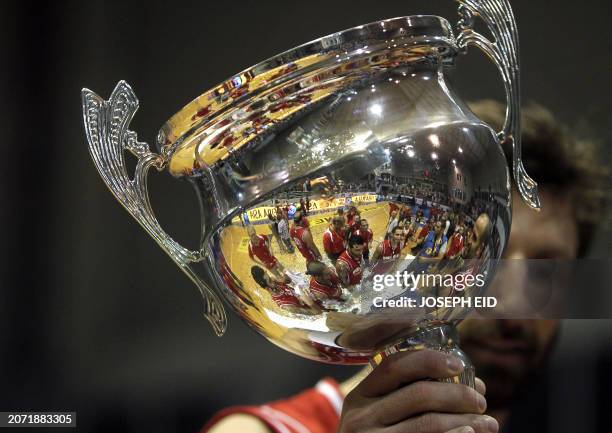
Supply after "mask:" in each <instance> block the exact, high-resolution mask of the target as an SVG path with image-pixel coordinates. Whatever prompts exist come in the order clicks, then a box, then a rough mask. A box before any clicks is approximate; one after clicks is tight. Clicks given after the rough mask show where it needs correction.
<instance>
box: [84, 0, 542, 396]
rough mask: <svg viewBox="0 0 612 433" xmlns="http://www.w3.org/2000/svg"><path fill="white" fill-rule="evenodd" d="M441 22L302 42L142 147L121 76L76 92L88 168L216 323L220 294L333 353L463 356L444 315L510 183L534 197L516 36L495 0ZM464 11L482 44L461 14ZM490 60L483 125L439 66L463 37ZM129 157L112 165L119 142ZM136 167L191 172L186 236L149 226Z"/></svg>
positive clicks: (277, 336) (490, 256) (469, 4)
mask: <svg viewBox="0 0 612 433" xmlns="http://www.w3.org/2000/svg"><path fill="white" fill-rule="evenodd" d="M458 3H459V14H460V21H459V24H458V26H457V29H456V31H453V28H452V27H451V25H450V24H449V22H448V21H447V20H445V19H444V18H441V17H436V16H426V15H415V16H407V17H399V18H393V19H389V20H384V21H379V22H374V23H370V24H366V25H362V26H359V27H355V28H352V29H349V30H345V31H342V32H338V33H335V34H333V35H330V36H327V37H324V38H321V39H317V40H315V41H313V42H310V43H308V44H305V45H302V46H299V47H297V48H294V49H292V50H289V51H286V52H284V53H282V54H279V55H277V56H275V57H273V58H271V59H268V60H266V61H264V62H262V63H259V64H257V65H255V66H253V67H251V68H248V69H246V70H245V71H243V72H241V73H239V74H237V75H235V76H234V77H232V78H230V79H229V80H227V81H224V82H223V83H221V84H219V85H218V86H216V87H214V88H213V89H211V90H210V91H208V92H205V93H204V94H202V95H201V96H199V97H198V98H196V99H195V100H193V101H192V102H190V103H189V104H188V105H186V106H185V107H184V108H183V109H181V110H180V111H179V112H178V113H176V114H175V115H174V116H172V117H171V118H170V119H169V120H168V121H167V122H166V123H165V124H164V125H163V126H162V128H161V130H160V132H159V135H158V140H157V141H158V142H157V144H158V148H159V153H154V152H152V151H150V150H149V148H148V145H147V144H146V143H142V142H139V141H138V140H137V138H136V134H135V133H134V132H132V131H130V130H129V129H128V127H129V122H130V120H131V119H132V117H133V115H134V113H135V112H136V110H137V108H138V100H137V99H136V96H135V95H134V92H133V91H132V89H131V87H130V86H129V85H128V84H127V83H125V82H120V83H119V84H118V85H117V87H116V88H115V90H114V91H113V93H112V95H111V97H110V99H109V100H106V101H105V100H103V99H102V98H100V97H99V96H98V95H96V94H95V93H93V92H91V91H89V90H87V89H85V90H83V114H84V122H85V129H86V134H87V138H88V141H89V148H90V151H91V155H92V158H93V160H94V162H95V164H96V168H97V169H98V171H99V172H100V174H101V176H102V178H103V180H104V181H105V183H106V184H107V186H108V187H109V188H110V190H111V191H112V192H113V194H114V195H115V197H116V198H117V199H118V200H119V201H120V202H121V204H122V205H123V206H124V207H125V208H126V209H127V210H128V212H130V214H131V215H132V216H133V217H134V218H135V219H136V220H137V221H138V222H139V223H140V224H141V225H142V226H143V228H144V229H145V230H146V231H147V232H148V233H149V234H150V235H151V236H152V237H153V238H154V239H155V241H156V242H157V243H158V244H159V245H160V247H161V248H162V249H164V250H165V251H166V252H167V253H168V255H169V256H170V257H171V258H172V259H173V260H174V261H175V262H176V264H177V265H178V266H179V267H180V268H181V270H183V271H184V272H185V273H186V274H187V275H188V276H189V278H190V279H191V280H192V281H193V282H194V283H195V284H196V285H197V286H198V288H199V290H200V291H201V293H202V296H203V299H204V306H205V308H204V314H205V317H206V318H207V319H208V321H209V322H210V323H211V325H212V326H213V329H214V330H215V332H216V333H217V335H222V334H223V333H224V331H225V328H226V316H225V310H224V307H223V306H222V304H221V301H220V298H224V299H225V300H226V301H227V303H228V304H229V305H230V306H231V308H232V309H233V310H234V311H235V312H236V313H237V314H239V315H240V317H241V318H242V319H243V320H245V321H246V322H247V323H248V324H249V325H251V326H252V327H253V328H254V329H256V330H257V331H258V332H259V333H261V334H262V335H263V336H264V337H266V338H267V339H268V340H270V341H271V342H272V343H274V344H276V345H278V346H280V347H282V348H284V349H286V350H288V351H290V352H293V353H295V354H297V355H300V356H303V357H306V358H309V359H313V360H319V361H323V362H329V363H336V364H360V363H368V362H374V363H377V362H379V361H380V360H381V359H382V358H384V357H385V356H387V355H388V354H391V353H394V352H397V351H399V350H405V349H406V350H412V349H420V348H424V347H427V348H432V349H437V350H440V351H443V352H447V353H451V354H454V355H456V356H457V357H458V358H460V359H461V361H462V362H463V364H464V368H463V372H462V373H461V376H458V377H456V378H455V379H453V380H454V381H458V382H459V381H460V382H462V383H465V384H467V385H470V386H472V387H474V371H473V368H472V367H471V364H470V362H469V360H468V359H467V357H466V356H465V355H464V354H463V352H462V351H461V350H460V349H459V347H458V345H457V338H456V336H455V333H454V328H453V325H454V324H455V323H457V321H459V320H461V319H462V318H463V317H465V315H466V314H467V313H468V312H469V311H470V310H471V309H472V308H474V307H475V306H477V305H478V303H479V302H483V301H482V299H484V298H483V296H482V295H483V294H484V292H485V289H486V287H487V285H488V284H489V282H490V281H491V279H492V277H493V274H494V272H495V261H496V260H497V259H499V258H500V257H501V254H502V252H503V250H504V247H505V245H506V243H507V241H508V235H509V232H510V219H511V203H510V196H511V191H510V174H509V170H508V167H507V164H506V159H505V156H504V153H503V151H502V147H501V145H502V143H503V145H508V146H512V150H513V165H514V166H513V174H514V179H515V181H516V185H517V189H518V191H519V192H520V194H521V195H522V197H523V199H524V200H525V201H526V203H527V204H529V205H530V206H531V207H533V208H536V209H537V208H538V207H539V200H538V195H537V189H536V185H535V183H534V182H533V181H532V180H531V179H530V178H529V177H528V175H527V174H526V173H525V170H524V168H523V165H522V162H521V155H520V141H519V137H520V124H519V118H520V117H519V106H520V99H519V65H518V36H517V31H516V25H515V22H514V17H513V14H512V11H511V9H510V6H509V4H508V2H507V1H506V0H459V1H458ZM476 17H479V18H480V19H482V20H483V21H484V23H485V24H486V25H487V27H488V28H489V30H490V32H491V33H492V35H493V37H494V40H493V41H490V40H488V39H486V38H485V37H484V36H482V35H480V34H479V33H477V32H475V31H474V30H473V21H474V20H475V19H476ZM470 45H474V46H477V47H479V48H480V49H481V50H482V51H484V52H485V54H486V55H487V56H489V57H490V58H491V59H492V60H493V62H494V63H495V64H496V65H497V66H498V68H499V71H500V73H501V75H502V81H503V83H504V86H505V90H506V96H507V101H508V108H507V118H506V122H505V125H504V128H503V130H502V131H498V132H497V131H493V130H492V129H491V128H490V127H489V126H488V125H487V124H485V123H484V122H482V121H481V120H480V119H479V118H478V117H476V116H475V115H474V114H473V113H472V112H471V111H470V109H469V108H468V107H467V105H466V104H465V103H464V102H463V101H462V100H461V99H459V98H458V97H457V95H456V94H455V93H454V92H453V90H452V88H451V86H450V84H449V82H448V80H447V72H448V70H449V69H450V68H453V67H454V63H455V60H456V57H457V56H458V55H459V54H460V53H462V52H463V51H465V50H466V49H467V47H468V46H470ZM125 150H128V151H130V152H131V153H133V154H134V155H135V156H136V157H137V158H138V164H137V167H136V172H135V174H134V176H133V177H132V176H130V175H129V174H128V173H127V170H126V166H125V162H124V151H125ZM151 166H154V167H155V168H156V169H158V170H163V169H167V170H168V171H169V172H170V174H172V175H173V176H174V177H177V178H184V179H186V180H188V181H190V182H192V183H193V184H194V185H195V186H196V189H197V191H198V192H199V199H200V205H201V214H202V235H201V242H200V248H199V249H198V250H197V251H190V250H188V249H186V248H184V247H182V246H181V245H179V244H178V243H177V242H175V241H174V240H173V239H172V238H171V237H170V236H169V235H168V234H166V232H165V231H164V230H163V229H162V228H161V226H160V224H159V223H158V221H157V219H156V218H155V215H154V213H153V210H152V209H151V205H150V203H149V199H148V194H147V184H146V179H147V172H148V170H149V168H150V167H151Z"/></svg>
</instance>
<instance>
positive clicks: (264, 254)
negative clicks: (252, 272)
mask: <svg viewBox="0 0 612 433" xmlns="http://www.w3.org/2000/svg"><path fill="white" fill-rule="evenodd" d="M247 232H248V233H249V245H248V251H249V257H250V258H251V260H253V261H254V262H255V263H257V264H260V265H263V266H264V267H265V268H266V269H267V270H268V271H270V272H272V273H273V274H274V276H275V277H276V278H278V279H279V280H281V281H282V280H287V281H289V278H288V277H287V276H286V275H284V272H285V268H283V265H281V264H280V262H279V261H278V260H277V259H276V257H274V255H273V254H272V252H271V251H270V238H269V237H268V236H266V235H258V234H257V232H256V231H255V228H254V227H253V226H251V225H248V226H247Z"/></svg>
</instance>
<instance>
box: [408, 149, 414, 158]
mask: <svg viewBox="0 0 612 433" xmlns="http://www.w3.org/2000/svg"><path fill="white" fill-rule="evenodd" d="M408 156H409V157H410V158H414V150H412V149H408Z"/></svg>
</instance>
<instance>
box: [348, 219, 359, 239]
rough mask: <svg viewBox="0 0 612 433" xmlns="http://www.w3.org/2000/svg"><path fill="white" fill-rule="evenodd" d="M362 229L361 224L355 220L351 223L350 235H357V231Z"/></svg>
mask: <svg viewBox="0 0 612 433" xmlns="http://www.w3.org/2000/svg"><path fill="white" fill-rule="evenodd" d="M360 227H361V222H359V223H358V222H357V221H355V220H353V221H351V223H350V224H349V227H348V230H349V231H350V233H351V234H352V235H353V234H355V232H356V231H357V230H359V228H360Z"/></svg>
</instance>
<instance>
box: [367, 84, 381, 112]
mask: <svg viewBox="0 0 612 433" xmlns="http://www.w3.org/2000/svg"><path fill="white" fill-rule="evenodd" d="M372 90H374V89H372ZM382 111H383V109H382V106H381V105H380V104H372V105H370V113H372V114H374V115H376V116H380V115H381V114H382Z"/></svg>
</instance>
